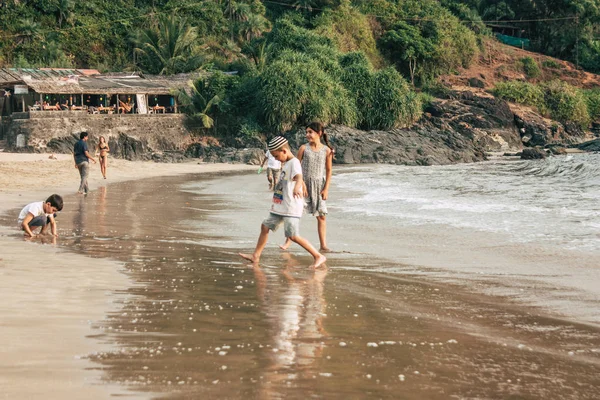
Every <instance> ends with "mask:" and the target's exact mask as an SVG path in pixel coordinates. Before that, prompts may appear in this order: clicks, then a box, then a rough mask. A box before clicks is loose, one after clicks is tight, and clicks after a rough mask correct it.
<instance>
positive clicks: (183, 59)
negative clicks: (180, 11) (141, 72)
mask: <svg viewBox="0 0 600 400" xmlns="http://www.w3.org/2000/svg"><path fill="white" fill-rule="evenodd" d="M134 42H135V49H134V51H135V52H136V54H139V55H142V56H145V57H146V59H147V61H149V62H150V63H154V62H155V63H157V67H155V68H152V67H151V66H150V67H149V68H150V69H156V70H158V71H159V72H158V73H159V74H161V75H171V74H176V73H180V72H189V71H194V70H196V69H198V68H199V67H200V65H201V64H202V61H203V57H202V55H201V53H200V47H199V45H198V30H197V28H195V27H192V26H190V25H189V24H188V23H187V21H186V20H185V19H184V18H180V17H177V16H175V15H161V16H159V17H158V23H157V25H156V26H155V27H151V28H148V29H142V30H140V31H138V32H137V35H136V37H135V38H134Z"/></svg>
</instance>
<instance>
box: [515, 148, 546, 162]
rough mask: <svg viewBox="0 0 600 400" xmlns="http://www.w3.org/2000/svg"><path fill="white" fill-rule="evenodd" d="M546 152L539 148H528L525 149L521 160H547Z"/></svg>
mask: <svg viewBox="0 0 600 400" xmlns="http://www.w3.org/2000/svg"><path fill="white" fill-rule="evenodd" d="M546 155H547V153H546V151H545V150H544V149H541V148H539V147H528V148H526V149H523V152H522V153H521V160H542V159H544V158H546Z"/></svg>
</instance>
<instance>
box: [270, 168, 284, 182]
mask: <svg viewBox="0 0 600 400" xmlns="http://www.w3.org/2000/svg"><path fill="white" fill-rule="evenodd" d="M279 174H281V170H280V169H275V168H267V179H268V180H271V179H273V182H274V183H277V182H278V181H279Z"/></svg>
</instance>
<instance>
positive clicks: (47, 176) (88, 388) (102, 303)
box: [0, 152, 250, 400]
mask: <svg viewBox="0 0 600 400" xmlns="http://www.w3.org/2000/svg"><path fill="white" fill-rule="evenodd" d="M55 157H56V159H51V158H49V154H14V153H4V152H0V215H2V217H4V218H6V220H7V222H8V221H11V220H14V219H15V216H16V215H17V214H18V209H20V208H21V207H23V206H24V205H25V204H28V203H30V202H33V201H40V200H44V199H46V198H47V197H48V195H50V194H52V193H58V194H60V195H62V196H63V197H64V198H65V199H68V198H69V196H70V197H72V198H74V197H75V192H76V190H77V188H78V185H79V174H78V171H77V170H76V169H75V168H74V165H73V159H72V157H71V156H69V155H64V154H57V155H56V156H55ZM90 166H91V171H90V188H91V190H92V193H93V192H94V191H98V190H99V189H100V188H105V187H106V185H107V184H109V183H116V182H126V181H130V180H139V179H144V178H150V177H157V176H175V175H181V174H191V173H194V174H201V173H217V172H221V171H243V170H247V169H249V168H250V167H248V166H244V165H228V164H199V163H197V162H190V163H182V164H158V163H154V162H129V161H125V160H115V159H109V167H108V179H107V180H104V179H102V175H101V173H100V168H99V165H98V164H90ZM11 210H12V211H13V213H11V214H10V215H7V213H8V212H9V211H11ZM15 212H16V213H15ZM8 225H9V227H6V226H1V227H0V292H1V293H2V294H3V301H2V305H1V306H0V321H1V322H0V336H1V337H2V338H3V343H2V345H0V387H1V388H2V390H0V398H3V399H11V400H12V399H81V398H86V399H106V398H108V397H109V396H110V395H111V394H119V393H121V389H120V388H119V387H118V386H117V385H111V384H104V385H98V382H99V379H100V375H101V372H100V371H98V370H97V369H96V368H93V366H92V365H91V363H90V362H89V360H87V359H85V356H87V355H88V354H89V353H91V352H97V351H101V350H107V349H109V348H111V346H110V345H107V344H104V343H102V342H101V341H98V340H94V339H90V338H88V336H90V335H93V334H95V333H96V332H95V331H93V330H92V329H91V326H90V325H91V322H92V321H95V320H99V319H102V318H104V316H105V314H106V312H108V311H110V310H113V309H115V308H116V306H115V304H116V303H118V302H119V301H120V298H119V296H118V295H117V294H116V292H117V291H119V290H120V289H121V290H124V289H126V288H127V287H129V286H130V284H131V282H130V281H129V280H128V278H127V277H126V275H125V274H123V271H122V265H120V264H119V263H117V262H115V261H112V260H107V259H100V258H85V259H82V257H81V256H79V255H74V254H70V253H68V252H65V251H64V249H61V248H59V247H57V246H55V245H53V244H52V240H51V239H50V238H44V239H40V240H36V241H33V242H29V241H24V240H22V239H21V240H18V239H17V240H15V239H16V237H15V232H16V229H14V227H13V225H15V226H16V220H15V223H14V224H8ZM59 228H60V219H59ZM59 241H60V238H59ZM40 242H43V243H44V244H45V245H40ZM68 267H75V268H68ZM129 396H133V395H132V394H131V393H129Z"/></svg>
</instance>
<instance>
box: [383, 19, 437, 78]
mask: <svg viewBox="0 0 600 400" xmlns="http://www.w3.org/2000/svg"><path fill="white" fill-rule="evenodd" d="M380 45H381V47H382V48H383V49H384V51H386V53H387V54H388V55H389V57H390V59H391V60H392V61H394V62H395V63H396V65H398V66H399V67H400V70H401V71H407V70H408V73H409V75H410V80H411V82H412V84H413V86H414V84H415V75H416V73H417V67H418V66H419V64H420V63H421V62H422V63H428V62H432V60H433V58H434V55H435V49H434V43H433V42H432V41H431V40H428V39H426V38H424V37H423V36H421V31H420V29H419V28H418V27H415V26H413V25H410V24H408V23H406V22H403V21H401V22H399V23H398V24H396V25H395V26H394V29H392V30H389V31H387V32H386V33H385V34H384V35H383V37H382V38H381V39H380Z"/></svg>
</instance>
